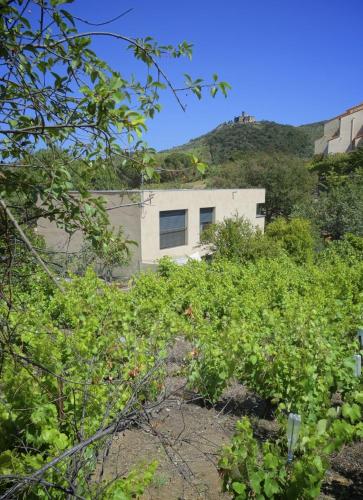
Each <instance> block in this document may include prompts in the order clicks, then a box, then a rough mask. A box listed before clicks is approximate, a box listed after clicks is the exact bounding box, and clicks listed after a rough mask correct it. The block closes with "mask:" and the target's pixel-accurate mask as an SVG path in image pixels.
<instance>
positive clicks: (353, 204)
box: [293, 180, 363, 239]
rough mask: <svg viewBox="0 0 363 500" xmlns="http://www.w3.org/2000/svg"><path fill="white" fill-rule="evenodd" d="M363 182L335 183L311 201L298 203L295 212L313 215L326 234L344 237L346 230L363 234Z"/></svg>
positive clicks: (298, 214)
mask: <svg viewBox="0 0 363 500" xmlns="http://www.w3.org/2000/svg"><path fill="white" fill-rule="evenodd" d="M362 213H363V182H361V181H358V182H357V181H350V180H349V181H347V182H344V183H340V184H338V185H333V186H332V187H330V188H329V189H328V190H327V191H323V192H321V193H320V195H319V197H318V198H317V199H316V200H315V201H314V202H313V203H310V204H302V205H300V206H297V207H295V209H294V211H293V215H294V216H301V217H306V218H309V219H310V220H311V222H312V224H315V225H316V227H317V228H318V229H319V230H320V232H321V233H322V234H323V235H324V236H325V237H330V238H332V239H340V238H342V237H343V236H344V234H346V233H352V234H355V235H357V236H362V235H363V221H362V217H361V214H362Z"/></svg>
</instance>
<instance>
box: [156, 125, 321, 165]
mask: <svg viewBox="0 0 363 500" xmlns="http://www.w3.org/2000/svg"><path fill="white" fill-rule="evenodd" d="M323 125H324V122H318V123H312V124H308V125H302V126H299V127H294V126H292V125H281V124H279V123H275V122H268V121H261V122H256V123H251V124H224V125H221V126H219V127H217V128H216V129H214V130H212V131H211V132H208V133H207V134H205V135H202V136H200V137H198V138H196V139H192V140H191V141H190V142H188V143H187V144H184V145H182V146H178V147H176V148H172V149H171V150H168V151H163V152H162V157H164V156H166V155H168V154H170V153H175V152H183V153H194V154H196V155H197V156H198V157H200V159H202V160H204V161H207V162H209V163H212V164H221V163H224V162H226V161H229V160H235V159H238V158H240V157H246V156H249V155H250V154H251V153H252V154H254V153H279V154H285V155H288V156H295V157H298V158H306V159H308V158H311V157H312V155H313V153H314V141H315V139H317V138H318V137H320V136H321V135H322V132H323Z"/></svg>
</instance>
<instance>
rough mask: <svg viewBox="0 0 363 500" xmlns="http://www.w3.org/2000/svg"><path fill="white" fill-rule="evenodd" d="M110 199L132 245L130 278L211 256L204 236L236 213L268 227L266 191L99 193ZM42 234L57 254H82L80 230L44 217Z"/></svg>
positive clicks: (115, 220)
mask: <svg viewBox="0 0 363 500" xmlns="http://www.w3.org/2000/svg"><path fill="white" fill-rule="evenodd" d="M93 194H94V195H95V196H102V197H103V198H104V199H105V200H106V209H107V211H108V215H109V220H110V225H111V227H113V228H114V230H115V231H117V230H118V228H120V227H122V228H123V230H124V233H125V237H126V238H127V239H129V240H133V241H135V242H136V243H137V246H135V247H134V246H132V248H131V251H132V259H131V263H130V266H129V267H128V269H127V270H126V272H125V271H124V274H131V273H133V272H137V271H141V270H143V269H146V268H149V267H155V266H156V264H157V261H158V260H159V259H160V258H162V257H163V256H166V255H167V256H170V257H171V258H173V259H175V260H176V261H179V262H183V261H184V260H186V259H187V258H188V257H191V258H193V257H194V258H195V257H197V258H198V257H199V256H202V255H203V254H205V253H206V251H207V248H205V247H201V245H200V243H199V242H200V234H201V232H202V231H203V229H205V227H207V226H208V225H209V224H210V223H213V222H220V221H223V219H225V218H229V217H233V216H235V215H239V216H243V217H245V218H246V219H248V220H249V221H250V222H251V223H252V224H253V225H254V226H256V227H259V228H260V229H262V230H263V229H264V222H265V221H264V215H263V212H262V210H261V209H262V207H263V204H264V202H265V190H264V189H168V190H142V191H137V190H133V191H94V192H93ZM37 231H38V234H40V235H42V236H43V237H44V238H45V241H46V244H47V246H48V247H50V248H52V249H53V250H55V251H65V249H66V248H67V251H68V252H79V251H80V250H81V248H82V245H83V235H82V233H81V232H80V231H78V232H76V233H74V234H73V235H72V236H71V237H70V236H69V234H67V233H66V232H65V231H64V230H62V229H60V228H58V227H57V226H56V225H55V223H54V222H50V221H48V220H47V219H39V221H38V227H37Z"/></svg>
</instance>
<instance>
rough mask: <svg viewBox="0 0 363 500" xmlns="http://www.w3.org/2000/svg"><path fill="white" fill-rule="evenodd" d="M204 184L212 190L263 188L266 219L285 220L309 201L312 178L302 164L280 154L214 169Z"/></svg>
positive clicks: (246, 157) (244, 158) (251, 157)
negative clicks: (298, 207) (299, 206)
mask: <svg viewBox="0 0 363 500" xmlns="http://www.w3.org/2000/svg"><path fill="white" fill-rule="evenodd" d="M207 184H208V185H209V186H210V187H216V188H256V187H261V188H265V189H266V203H265V205H266V220H267V221H268V222H269V221H271V220H273V219H274V218H276V217H278V216H283V217H288V216H289V215H290V214H291V212H292V209H293V207H294V205H296V204H299V203H300V204H301V203H305V202H310V200H311V195H312V193H313V191H314V189H315V187H316V176H315V174H313V173H311V171H309V169H308V167H307V165H306V162H304V161H303V160H301V159H299V158H296V157H294V156H287V155H283V154H281V153H280V154H276V153H275V154H271V155H267V154H261V153H259V154H254V155H244V156H241V157H240V158H238V159H236V160H234V161H230V162H227V163H224V164H222V165H220V166H217V167H214V168H212V169H211V170H210V174H209V175H208V177H207Z"/></svg>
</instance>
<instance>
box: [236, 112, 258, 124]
mask: <svg viewBox="0 0 363 500" xmlns="http://www.w3.org/2000/svg"><path fill="white" fill-rule="evenodd" d="M255 121H256V118H255V117H254V116H252V115H249V114H248V113H246V112H245V111H242V113H241V114H240V116H235V117H234V123H254V122H255Z"/></svg>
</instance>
